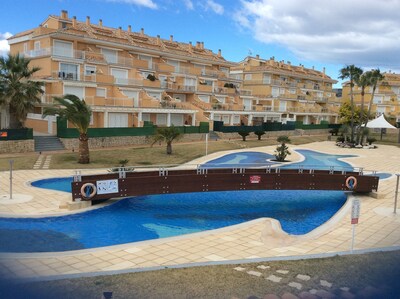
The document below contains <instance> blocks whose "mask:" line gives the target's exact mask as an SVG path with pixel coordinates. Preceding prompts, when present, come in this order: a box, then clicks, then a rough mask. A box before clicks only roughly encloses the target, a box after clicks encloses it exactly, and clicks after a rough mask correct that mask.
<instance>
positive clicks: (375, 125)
mask: <svg viewBox="0 0 400 299" xmlns="http://www.w3.org/2000/svg"><path fill="white" fill-rule="evenodd" d="M367 128H371V129H381V140H382V134H383V129H396V127H395V126H392V125H391V124H390V123H388V122H387V121H386V119H385V115H384V114H381V116H379V117H378V118H375V119H373V120H371V121H369V122H368V123H367Z"/></svg>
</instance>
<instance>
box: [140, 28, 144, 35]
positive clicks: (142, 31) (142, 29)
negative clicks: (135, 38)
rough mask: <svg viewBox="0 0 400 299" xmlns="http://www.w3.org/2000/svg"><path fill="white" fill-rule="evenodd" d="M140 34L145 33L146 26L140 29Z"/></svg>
mask: <svg viewBox="0 0 400 299" xmlns="http://www.w3.org/2000/svg"><path fill="white" fill-rule="evenodd" d="M140 35H141V36H143V35H144V28H141V29H140Z"/></svg>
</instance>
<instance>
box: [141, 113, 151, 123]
mask: <svg viewBox="0 0 400 299" xmlns="http://www.w3.org/2000/svg"><path fill="white" fill-rule="evenodd" d="M142 121H150V114H149V113H143V114H142Z"/></svg>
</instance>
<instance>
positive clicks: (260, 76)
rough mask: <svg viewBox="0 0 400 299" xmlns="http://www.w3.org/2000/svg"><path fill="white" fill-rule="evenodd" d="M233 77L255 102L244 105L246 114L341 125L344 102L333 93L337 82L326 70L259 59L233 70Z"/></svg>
mask: <svg viewBox="0 0 400 299" xmlns="http://www.w3.org/2000/svg"><path fill="white" fill-rule="evenodd" d="M231 76H232V77H233V78H235V79H237V80H242V81H243V85H242V86H243V88H244V89H247V90H250V91H251V94H252V96H253V99H252V101H248V102H245V103H244V105H245V109H246V110H250V109H253V110H256V111H270V112H275V113H279V115H280V117H279V119H280V121H282V122H287V121H299V122H302V123H304V124H319V123H321V121H327V122H330V123H337V121H338V118H337V112H338V110H339V107H340V101H339V100H338V99H337V98H336V94H335V92H334V91H333V90H332V85H333V84H335V83H337V81H336V80H333V79H331V78H330V77H329V76H327V75H326V74H325V70H323V71H322V72H320V71H317V70H315V69H314V68H312V69H308V68H305V67H304V66H303V65H300V66H294V65H292V64H291V63H290V62H289V61H288V62H286V63H285V62H284V61H275V59H274V57H271V58H270V59H269V60H265V59H261V58H260V57H259V56H258V55H257V56H256V57H250V56H248V57H246V58H245V59H244V60H243V61H241V62H240V63H239V65H238V66H234V67H232V68H231ZM258 120H259V119H258ZM274 120H275V119H274Z"/></svg>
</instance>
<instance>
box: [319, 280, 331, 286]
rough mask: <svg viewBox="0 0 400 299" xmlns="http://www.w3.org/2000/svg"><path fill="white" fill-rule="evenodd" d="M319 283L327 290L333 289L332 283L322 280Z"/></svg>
mask: <svg viewBox="0 0 400 299" xmlns="http://www.w3.org/2000/svg"><path fill="white" fill-rule="evenodd" d="M319 283H320V285H321V286H323V287H327V288H330V287H332V283H331V282H328V281H326V280H320V281H319Z"/></svg>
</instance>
